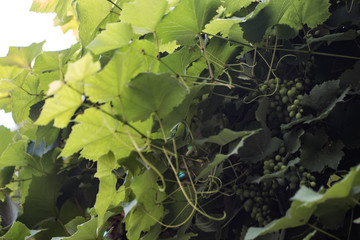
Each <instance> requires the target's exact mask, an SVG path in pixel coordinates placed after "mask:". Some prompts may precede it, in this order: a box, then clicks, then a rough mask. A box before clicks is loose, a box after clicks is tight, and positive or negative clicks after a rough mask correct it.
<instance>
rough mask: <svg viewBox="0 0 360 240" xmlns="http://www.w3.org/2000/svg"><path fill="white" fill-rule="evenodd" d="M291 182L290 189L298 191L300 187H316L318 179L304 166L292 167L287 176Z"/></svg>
mask: <svg viewBox="0 0 360 240" xmlns="http://www.w3.org/2000/svg"><path fill="white" fill-rule="evenodd" d="M287 179H288V180H289V182H290V183H289V185H288V189H290V190H293V189H297V188H298V187H299V186H302V185H305V186H307V187H312V188H314V187H316V181H315V180H316V178H315V176H313V175H312V174H311V173H310V172H309V171H308V170H306V169H305V168H304V167H303V166H299V167H297V166H291V167H290V171H289V172H288V174H287Z"/></svg>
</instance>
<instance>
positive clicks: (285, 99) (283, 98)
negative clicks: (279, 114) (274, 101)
mask: <svg viewBox="0 0 360 240" xmlns="http://www.w3.org/2000/svg"><path fill="white" fill-rule="evenodd" d="M281 101H282V103H283V104H286V103H287V102H288V101H289V98H288V97H287V96H283V97H282V99H281Z"/></svg>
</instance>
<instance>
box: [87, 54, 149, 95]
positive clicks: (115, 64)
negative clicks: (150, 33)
mask: <svg viewBox="0 0 360 240" xmlns="http://www.w3.org/2000/svg"><path fill="white" fill-rule="evenodd" d="M144 60H145V59H144V55H142V54H141V52H140V51H137V50H136V49H134V48H128V49H127V50H126V51H125V52H117V53H115V54H114V56H113V57H112V59H111V60H110V62H109V63H108V64H107V65H106V67H105V68H104V69H103V70H102V71H101V72H99V73H98V74H96V75H95V76H93V77H89V78H86V79H85V80H84V83H85V93H86V95H87V96H89V97H90V99H91V100H92V101H93V102H107V101H111V100H113V99H114V98H117V97H118V96H119V95H121V94H122V92H123V89H124V88H125V86H126V84H127V83H128V82H129V81H130V80H131V79H132V78H133V77H135V76H136V75H137V74H139V73H140V72H142V71H146V70H147V68H146V66H144Z"/></svg>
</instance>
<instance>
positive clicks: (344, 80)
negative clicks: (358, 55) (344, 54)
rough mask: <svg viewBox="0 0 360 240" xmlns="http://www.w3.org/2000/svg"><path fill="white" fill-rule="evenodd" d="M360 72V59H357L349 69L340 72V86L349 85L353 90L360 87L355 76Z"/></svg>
mask: <svg viewBox="0 0 360 240" xmlns="http://www.w3.org/2000/svg"><path fill="white" fill-rule="evenodd" d="M359 74H360V61H357V62H356V63H355V64H354V66H353V67H352V68H351V69H347V70H346V71H345V72H343V73H342V74H341V76H340V77H339V78H340V86H344V87H351V88H352V89H354V90H355V91H358V90H359V89H360V83H359V81H358V79H357V78H356V76H359Z"/></svg>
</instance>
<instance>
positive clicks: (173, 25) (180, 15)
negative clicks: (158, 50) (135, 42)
mask: <svg viewBox="0 0 360 240" xmlns="http://www.w3.org/2000/svg"><path fill="white" fill-rule="evenodd" d="M219 6H220V1H218V0H208V1H197V0H183V1H181V2H180V3H179V5H177V6H176V7H175V9H174V10H172V11H170V13H169V14H168V15H166V16H165V17H164V19H163V20H162V21H161V22H160V23H159V25H158V27H157V29H156V31H157V33H158V36H159V38H160V39H161V40H162V41H163V43H165V42H170V41H173V40H174V39H176V40H178V41H179V42H181V43H191V42H192V40H193V39H194V38H195V36H196V35H197V34H199V33H200V32H201V31H202V30H203V29H204V26H205V24H207V23H208V22H209V21H210V19H211V18H212V17H214V16H215V14H216V9H217V8H218V7H219ZM179 19H181V21H179Z"/></svg>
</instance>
